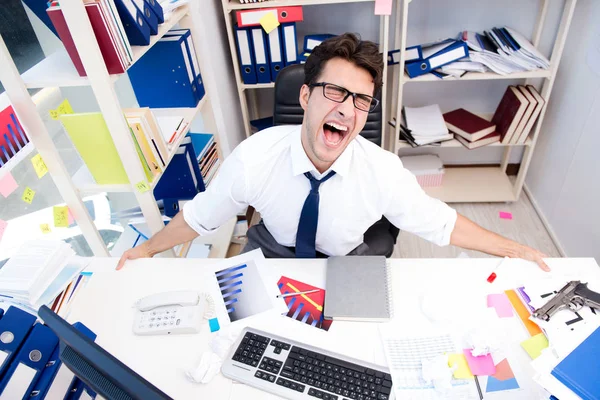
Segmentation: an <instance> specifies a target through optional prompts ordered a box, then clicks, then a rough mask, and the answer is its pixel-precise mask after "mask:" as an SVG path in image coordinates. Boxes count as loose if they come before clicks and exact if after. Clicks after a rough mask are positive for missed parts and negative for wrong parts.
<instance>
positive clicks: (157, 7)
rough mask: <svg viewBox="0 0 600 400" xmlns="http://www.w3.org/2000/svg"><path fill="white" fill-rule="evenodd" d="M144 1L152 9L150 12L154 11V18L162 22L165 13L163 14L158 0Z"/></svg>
mask: <svg viewBox="0 0 600 400" xmlns="http://www.w3.org/2000/svg"><path fill="white" fill-rule="evenodd" d="M146 3H147V4H148V5H149V6H150V9H151V10H152V12H154V15H156V19H157V20H158V23H159V24H162V23H164V22H165V15H164V12H163V9H162V6H161V5H160V3H159V2H158V0H146Z"/></svg>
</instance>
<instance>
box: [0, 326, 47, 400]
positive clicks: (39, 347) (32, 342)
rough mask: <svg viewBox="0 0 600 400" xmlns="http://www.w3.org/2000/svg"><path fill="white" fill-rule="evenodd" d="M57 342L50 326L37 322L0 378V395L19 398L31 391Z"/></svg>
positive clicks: (6, 397)
mask: <svg viewBox="0 0 600 400" xmlns="http://www.w3.org/2000/svg"><path fill="white" fill-rule="evenodd" d="M57 344H58V338H57V337H56V335H55V334H54V332H52V330H50V328H48V327H47V326H44V325H42V324H35V325H34V326H33V328H32V329H31V332H30V333H29V335H28V336H27V338H26V339H25V341H24V342H23V345H22V347H21V348H20V349H19V350H18V351H17V354H16V355H15V357H14V359H13V360H12V362H11V364H10V366H9V367H8V369H7V370H6V371H5V373H4V375H3V377H2V379H1V380H0V397H2V398H5V399H19V398H24V397H25V396H26V394H27V393H29V392H31V389H32V387H33V385H34V384H35V382H36V381H37V379H38V378H39V377H40V375H41V373H42V371H43V369H44V367H45V366H46V362H47V361H48V360H49V359H50V356H51V355H52V352H53V351H54V348H55V347H56V345H57Z"/></svg>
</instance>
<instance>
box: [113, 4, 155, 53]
mask: <svg viewBox="0 0 600 400" xmlns="http://www.w3.org/2000/svg"><path fill="white" fill-rule="evenodd" d="M114 2H115V5H116V8H117V12H118V13H119V17H120V19H121V21H122V23H123V27H124V30H125V34H126V35H127V39H128V41H129V43H130V44H131V45H135V46H147V45H149V44H150V26H149V25H148V24H147V23H146V21H145V20H144V17H143V15H142V11H140V10H138V8H137V7H136V6H135V5H134V4H133V0H114Z"/></svg>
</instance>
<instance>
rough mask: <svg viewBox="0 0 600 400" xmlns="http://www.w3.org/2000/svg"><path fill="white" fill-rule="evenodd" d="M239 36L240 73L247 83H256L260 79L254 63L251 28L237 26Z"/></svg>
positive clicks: (236, 30) (236, 34)
mask: <svg viewBox="0 0 600 400" xmlns="http://www.w3.org/2000/svg"><path fill="white" fill-rule="evenodd" d="M235 36H236V38H237V49H238V57H239V59H240V73H241V75H242V81H244V83H245V84H246V85H255V84H256V83H257V82H258V80H257V77H256V69H255V63H254V52H253V49H252V47H253V46H252V37H251V35H250V29H246V28H237V27H236V28H235Z"/></svg>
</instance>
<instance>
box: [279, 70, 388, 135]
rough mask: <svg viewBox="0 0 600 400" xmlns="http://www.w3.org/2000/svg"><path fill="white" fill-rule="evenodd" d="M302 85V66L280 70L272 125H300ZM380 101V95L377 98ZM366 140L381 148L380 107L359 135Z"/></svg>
mask: <svg viewBox="0 0 600 400" xmlns="http://www.w3.org/2000/svg"><path fill="white" fill-rule="evenodd" d="M303 84H304V65H303V64H295V65H290V66H288V67H285V68H284V69H282V70H281V71H280V72H279V74H278V75H277V79H276V81H275V106H274V110H273V124H274V125H300V124H301V123H302V117H303V116H304V110H303V109H302V107H301V106H300V100H299V97H300V88H301V87H302V85H303ZM377 98H378V99H380V95H379V96H378V97H377ZM360 134H361V136H363V137H364V138H366V139H369V140H370V141H372V142H373V143H375V144H377V145H378V146H381V106H378V107H377V109H376V110H375V111H373V112H371V113H369V116H368V117H367V123H366V124H365V127H364V128H363V130H362V132H361V133H360Z"/></svg>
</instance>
